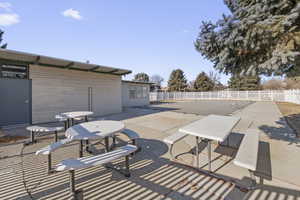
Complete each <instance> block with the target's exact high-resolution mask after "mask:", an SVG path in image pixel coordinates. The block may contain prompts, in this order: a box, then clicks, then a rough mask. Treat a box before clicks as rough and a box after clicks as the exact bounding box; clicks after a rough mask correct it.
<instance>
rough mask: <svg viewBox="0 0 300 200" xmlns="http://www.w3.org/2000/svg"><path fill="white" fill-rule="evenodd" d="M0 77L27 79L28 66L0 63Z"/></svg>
mask: <svg viewBox="0 0 300 200" xmlns="http://www.w3.org/2000/svg"><path fill="white" fill-rule="evenodd" d="M0 78H15V79H28V67H27V66H25V65H8V64H0Z"/></svg>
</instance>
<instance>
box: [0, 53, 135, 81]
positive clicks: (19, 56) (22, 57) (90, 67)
mask: <svg viewBox="0 0 300 200" xmlns="http://www.w3.org/2000/svg"><path fill="white" fill-rule="evenodd" d="M0 62H4V63H12V64H27V65H30V64H32V65H41V66H46V67H56V68H62V69H70V70H79V71H86V72H95V73H102V74H112V75H118V76H122V75H126V74H130V73H131V70H127V69H120V68H114V67H107V66H102V65H96V64H89V63H83V62H77V61H71V60H65V59H60V58H53V57H49V56H42V55H37V54H30V53H24V52H20V51H14V50H8V49H1V48H0Z"/></svg>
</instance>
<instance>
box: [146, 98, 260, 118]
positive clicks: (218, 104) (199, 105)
mask: <svg viewBox="0 0 300 200" xmlns="http://www.w3.org/2000/svg"><path fill="white" fill-rule="evenodd" d="M252 103H254V102H253V101H227V100H226V101H223V100H222V101H220V100H198V101H178V102H169V103H161V104H154V105H151V106H150V108H151V109H161V110H167V109H169V110H173V111H174V112H180V113H188V114H197V115H210V114H217V115H230V114H232V113H234V112H236V111H238V110H240V109H243V108H245V107H246V106H249V105H250V104H252Z"/></svg>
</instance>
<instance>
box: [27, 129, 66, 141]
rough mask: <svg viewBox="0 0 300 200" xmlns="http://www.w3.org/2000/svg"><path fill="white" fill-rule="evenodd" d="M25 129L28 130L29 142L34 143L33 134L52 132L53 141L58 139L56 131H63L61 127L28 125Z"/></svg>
mask: <svg viewBox="0 0 300 200" xmlns="http://www.w3.org/2000/svg"><path fill="white" fill-rule="evenodd" d="M26 130H28V131H30V137H31V139H30V140H31V141H30V143H35V142H36V140H35V136H36V134H39V133H54V141H55V142H57V141H58V136H57V133H58V132H60V131H63V130H64V128H63V127H45V126H28V127H27V128H26Z"/></svg>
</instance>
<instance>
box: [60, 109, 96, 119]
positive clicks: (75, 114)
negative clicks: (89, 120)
mask: <svg viewBox="0 0 300 200" xmlns="http://www.w3.org/2000/svg"><path fill="white" fill-rule="evenodd" d="M93 114H94V113H93V112H91V111H74V112H65V113H61V114H60V116H61V117H65V118H76V117H85V116H89V115H93Z"/></svg>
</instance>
